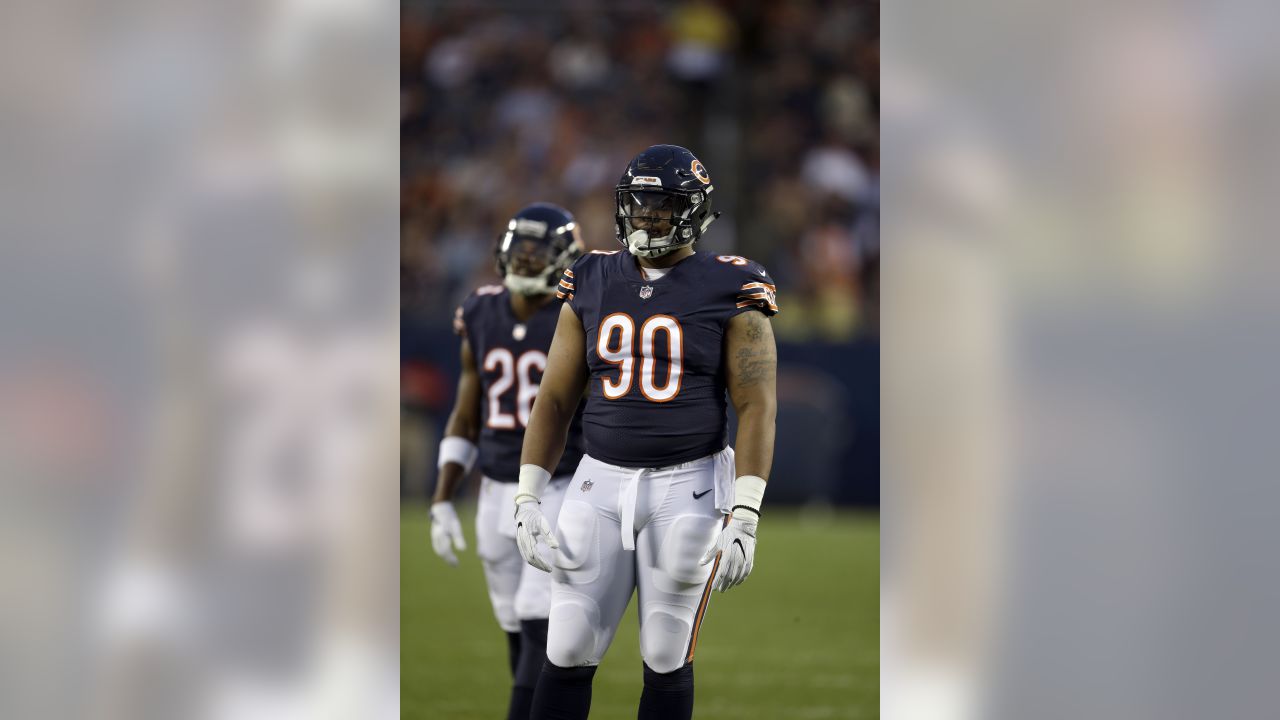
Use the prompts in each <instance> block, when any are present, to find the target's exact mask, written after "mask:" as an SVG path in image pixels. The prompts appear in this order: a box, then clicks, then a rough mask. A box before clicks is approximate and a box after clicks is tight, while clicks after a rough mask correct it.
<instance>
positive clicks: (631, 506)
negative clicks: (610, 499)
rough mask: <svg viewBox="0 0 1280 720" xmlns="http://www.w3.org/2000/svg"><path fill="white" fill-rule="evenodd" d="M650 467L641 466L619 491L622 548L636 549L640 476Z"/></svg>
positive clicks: (624, 482)
mask: <svg viewBox="0 0 1280 720" xmlns="http://www.w3.org/2000/svg"><path fill="white" fill-rule="evenodd" d="M646 472H648V468H640V469H639V470H636V471H635V473H634V474H632V476H631V477H630V478H628V479H627V480H624V481H623V483H622V488H621V490H620V491H619V492H618V521H619V524H620V525H621V526H622V531H621V532H622V549H623V550H635V549H636V496H637V494H639V492H640V478H641V477H643V476H644V474H645V473H646Z"/></svg>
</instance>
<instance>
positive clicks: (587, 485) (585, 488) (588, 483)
mask: <svg viewBox="0 0 1280 720" xmlns="http://www.w3.org/2000/svg"><path fill="white" fill-rule="evenodd" d="M592 485H595V483H593V482H591V481H590V480H584V481H583V483H582V487H581V488H579V489H580V490H582V492H590V491H591V486H592Z"/></svg>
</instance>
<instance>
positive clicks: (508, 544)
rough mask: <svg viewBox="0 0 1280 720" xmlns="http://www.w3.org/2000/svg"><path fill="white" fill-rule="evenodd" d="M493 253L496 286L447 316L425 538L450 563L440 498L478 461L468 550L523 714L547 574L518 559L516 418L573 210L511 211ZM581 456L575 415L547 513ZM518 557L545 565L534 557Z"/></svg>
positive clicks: (551, 317) (527, 401)
mask: <svg viewBox="0 0 1280 720" xmlns="http://www.w3.org/2000/svg"><path fill="white" fill-rule="evenodd" d="M496 253H497V264H498V272H499V273H500V274H501V275H502V276H503V282H502V285H489V286H486V287H482V288H479V289H477V290H476V291H475V292H474V293H472V294H471V295H470V296H469V297H468V298H467V299H466V300H465V301H464V302H463V303H462V306H461V307H459V308H458V311H457V313H456V314H455V316H454V330H455V331H457V333H458V334H459V335H461V336H462V374H461V376H460V378H459V380H458V396H457V401H456V402H455V403H454V406H453V412H452V413H451V414H450V415H449V421H448V424H447V425H446V426H445V437H444V439H443V440H441V442H440V460H439V466H440V480H439V482H438V483H437V484H436V490H435V497H434V499H433V501H432V505H431V543H432V545H433V546H434V548H435V551H436V553H437V554H438V555H439V556H440V557H442V558H444V560H445V561H446V562H448V563H449V564H451V565H456V564H457V563H458V559H457V556H456V555H455V554H454V551H455V550H464V549H466V541H465V540H464V539H463V535H462V525H461V523H460V522H459V521H458V515H457V513H456V512H455V511H454V509H453V504H452V502H450V500H451V498H452V497H453V494H454V492H455V491H456V490H457V487H458V484H459V483H460V482H461V481H462V479H463V478H464V477H466V475H468V474H469V473H470V472H471V469H472V467H473V466H474V465H475V463H476V462H477V460H478V461H479V463H480V470H481V473H482V474H483V478H482V480H481V485H480V503H479V507H478V508H477V513H476V539H477V543H476V545H477V548H476V550H477V554H478V555H479V556H480V560H481V561H482V562H483V564H484V574H485V580H486V581H487V583H488V586H489V600H490V601H491V602H492V604H493V612H494V615H496V616H497V619H498V624H499V625H500V626H501V627H502V629H503V630H505V631H506V632H507V639H508V653H509V654H508V657H509V660H510V663H511V672H512V675H513V678H514V682H513V686H512V691H511V699H510V703H509V707H508V715H507V716H508V718H509V720H517V719H518V720H524V718H527V717H528V715H529V705H530V702H531V701H532V699H533V689H534V685H535V684H536V682H537V678H538V674H539V672H540V671H541V669H542V663H543V658H544V657H545V654H546V649H545V648H546V637H547V614H548V611H549V608H550V603H551V578H550V577H548V576H547V574H546V573H545V572H539V571H537V570H534V569H533V568H532V567H529V566H528V565H526V564H525V561H524V560H523V559H522V553H521V552H520V550H519V549H518V548H517V546H516V539H515V538H516V523H515V520H514V518H513V517H512V513H511V504H512V502H513V498H514V497H515V493H516V479H517V476H518V474H519V465H520V446H521V442H522V441H523V439H524V433H525V426H526V425H528V423H529V413H530V410H531V408H532V406H533V399H534V397H535V396H536V395H537V394H538V387H539V382H540V381H541V380H542V377H543V372H544V371H545V369H546V365H547V349H548V348H550V347H551V338H552V335H553V334H554V332H555V328H556V324H557V318H558V317H559V314H560V305H561V304H562V303H561V301H560V299H558V298H557V297H556V294H555V293H556V288H557V283H558V281H559V279H560V277H561V274H562V273H563V272H564V270H565V269H566V268H567V267H568V266H569V264H570V263H572V262H573V261H574V260H576V259H577V258H578V257H579V256H581V255H582V244H581V243H580V242H579V240H578V229H577V224H576V223H575V222H574V219H573V216H572V215H570V214H569V213H568V212H567V211H566V210H564V209H563V208H559V207H556V206H555V205H550V204H547V203H537V204H534V205H530V206H529V207H526V208H524V209H523V210H521V211H520V212H518V213H516V216H515V217H514V218H512V219H511V221H510V222H509V223H508V224H507V229H506V232H505V233H504V234H503V235H502V236H501V237H500V238H499V240H498V247H497V250H496ZM581 457H582V442H581V429H580V419H579V420H575V421H574V422H573V427H572V428H571V429H570V430H569V432H568V446H567V449H566V450H565V453H564V455H563V456H561V457H559V458H558V461H557V462H556V463H555V464H554V465H552V468H553V470H554V472H553V473H552V475H554V479H552V480H551V482H550V484H549V485H548V487H547V492H546V493H545V494H544V495H543V496H542V498H543V503H544V507H545V508H546V511H547V517H549V518H550V519H551V520H552V521H553V522H554V520H555V513H556V510H557V508H558V507H559V504H560V499H561V498H562V497H563V496H564V489H565V486H566V485H567V484H568V482H569V479H570V477H571V475H572V474H573V470H574V468H576V467H577V465H578V460H579V459H580V458H581ZM528 557H531V558H532V559H531V560H530V562H531V563H533V564H534V565H539V564H541V565H543V566H544V569H545V562H546V561H545V560H544V559H543V558H541V557H538V556H536V555H534V556H528Z"/></svg>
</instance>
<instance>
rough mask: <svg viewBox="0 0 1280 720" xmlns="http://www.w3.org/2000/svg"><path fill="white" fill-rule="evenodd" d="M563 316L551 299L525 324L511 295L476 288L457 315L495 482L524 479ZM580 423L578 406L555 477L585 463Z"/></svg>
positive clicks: (483, 463)
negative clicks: (474, 375)
mask: <svg viewBox="0 0 1280 720" xmlns="http://www.w3.org/2000/svg"><path fill="white" fill-rule="evenodd" d="M559 317H560V302H559V301H557V300H552V301H551V302H549V303H547V304H546V305H543V306H542V307H541V308H538V310H537V311H536V312H534V314H533V316H532V317H530V318H529V319H528V320H526V321H525V322H523V323H521V322H519V321H517V320H516V316H515V313H514V312H513V311H512V310H511V296H510V294H509V291H508V290H507V289H506V288H505V287H503V286H501V285H486V286H484V287H482V288H479V289H477V290H476V291H475V292H474V293H472V294H471V295H470V296H468V297H467V299H466V300H464V301H463V302H462V306H461V307H459V308H458V311H457V313H456V314H455V315H454V321H453V325H454V331H455V332H457V333H458V334H459V335H463V336H465V337H466V338H467V342H469V343H470V344H471V353H472V356H473V357H474V358H475V361H476V371H477V372H478V373H479V375H480V386H481V387H480V392H481V395H480V443H479V449H480V471H481V472H482V473H484V475H485V476H486V477H488V478H490V479H493V480H497V481H499V482H515V481H516V480H517V479H518V478H519V475H520V450H521V446H522V445H523V444H524V429H525V427H526V426H527V425H528V424H529V414H530V412H531V411H532V410H533V400H534V398H535V397H537V395H538V386H539V384H540V383H541V382H542V374H543V372H544V371H545V370H546V367H547V351H548V350H550V349H551V338H552V337H554V336H555V332H556V322H557V321H558V319H559ZM581 418H582V407H581V406H579V408H578V413H577V415H575V416H574V419H573V424H571V425H570V426H569V439H568V442H567V443H566V445H565V449H564V455H562V456H561V458H560V465H559V466H557V467H556V471H555V472H554V473H552V474H553V475H554V476H555V477H560V476H561V475H572V474H573V471H574V470H575V469H577V467H578V461H579V460H581V459H582V422H581Z"/></svg>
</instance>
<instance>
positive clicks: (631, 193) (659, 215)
mask: <svg viewBox="0 0 1280 720" xmlns="http://www.w3.org/2000/svg"><path fill="white" fill-rule="evenodd" d="M713 189H714V188H713V187H712V185H711V176H710V175H708V174H707V169H706V168H705V167H703V166H702V162H701V161H699V160H698V158H696V157H694V155H693V153H691V152H689V151H688V150H686V149H685V148H682V147H680V146H679V145H654V146H652V147H649V148H646V149H645V150H644V152H642V153H640V154H639V155H636V156H635V157H634V158H633V159H632V160H631V162H630V164H628V165H627V170H626V172H625V173H623V175H622V179H621V180H619V181H618V186H617V187H616V188H615V189H614V196H615V198H616V200H617V204H616V209H615V215H614V217H615V221H616V232H617V236H618V241H619V242H621V243H622V244H623V245H624V246H626V248H627V250H629V251H631V254H632V255H637V256H639V257H646V258H653V257H659V256H662V255H666V254H667V253H669V252H671V251H672V250H675V249H677V248H680V247H684V246H685V245H689V244H691V243H693V242H695V241H697V240H698V239H699V238H701V237H702V233H704V232H706V229H707V226H709V225H710V224H711V222H712V221H713V220H715V219H716V218H717V217H719V215H720V213H715V212H712V211H711V191H712V190H713Z"/></svg>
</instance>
